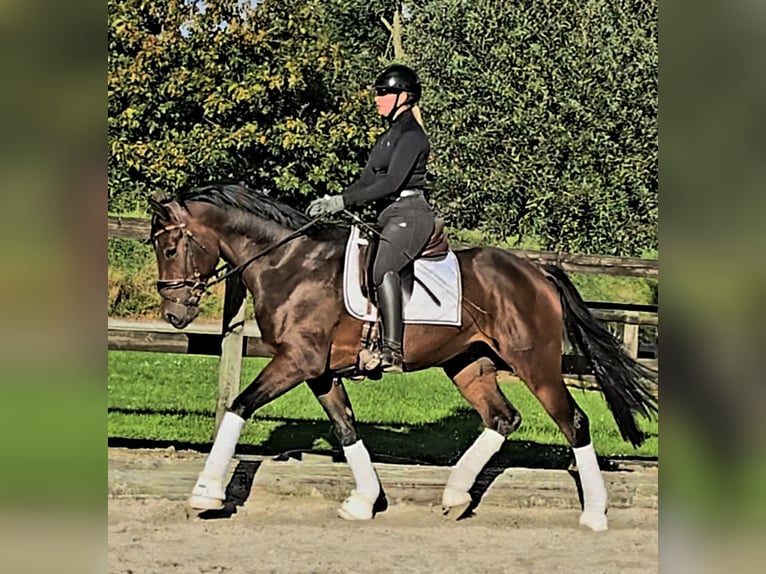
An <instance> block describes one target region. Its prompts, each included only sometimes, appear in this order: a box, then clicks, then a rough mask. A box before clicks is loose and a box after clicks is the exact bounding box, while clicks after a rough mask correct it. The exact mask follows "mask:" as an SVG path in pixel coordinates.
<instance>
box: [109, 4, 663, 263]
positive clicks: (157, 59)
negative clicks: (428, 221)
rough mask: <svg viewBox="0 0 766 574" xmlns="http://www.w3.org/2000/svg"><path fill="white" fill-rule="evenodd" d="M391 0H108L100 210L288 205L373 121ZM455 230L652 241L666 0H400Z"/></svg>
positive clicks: (319, 185) (611, 244) (581, 241)
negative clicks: (242, 187)
mask: <svg viewBox="0 0 766 574" xmlns="http://www.w3.org/2000/svg"><path fill="white" fill-rule="evenodd" d="M396 8H397V5H396V3H391V2H386V1H384V0H373V1H371V2H368V1H362V0H325V1H323V0H262V1H260V2H256V3H253V2H249V1H246V2H242V1H241V0H240V1H238V0H209V1H206V2H194V0H155V1H149V0H120V1H117V0H109V10H110V19H109V31H108V39H109V68H108V69H109V74H108V93H109V138H110V150H109V162H110V170H109V193H110V197H109V207H110V209H111V210H113V211H118V212H126V211H131V212H135V211H143V210H144V209H145V206H146V198H147V197H148V196H150V195H153V194H155V193H157V192H165V193H167V192H171V191H174V190H176V189H180V188H184V187H188V186H190V185H194V184H196V183H199V182H201V181H205V180H210V179H223V178H234V179H238V180H245V181H247V182H248V183H250V184H252V185H255V186H259V187H263V188H265V189H269V190H271V191H272V192H273V193H275V194H276V195H278V196H279V197H280V198H282V199H285V200H287V201H291V202H293V203H294V204H297V205H305V204H306V203H307V201H308V199H310V198H313V197H315V196H317V195H321V194H323V193H326V192H330V193H336V192H339V191H340V190H341V189H343V187H344V186H345V185H347V184H349V183H350V182H351V181H352V180H353V179H354V177H355V176H356V175H357V174H358V172H359V169H360V166H361V165H362V164H363V163H364V161H365V159H366V157H367V155H368V153H369V149H370V146H371V144H372V142H373V141H374V138H375V136H376V135H377V134H378V133H379V132H380V130H381V129H382V125H381V123H380V120H379V118H378V117H377V116H376V114H375V113H374V108H373V106H372V101H371V98H370V96H369V94H367V93H366V92H365V90H364V86H365V85H366V84H368V83H369V82H370V81H371V80H372V79H373V78H374V76H375V74H376V73H377V71H379V69H380V68H381V66H382V65H384V64H386V63H388V62H387V61H385V58H386V57H387V56H391V54H390V53H389V52H388V51H387V50H389V49H390V44H389V37H388V31H387V30H386V29H385V27H384V25H383V24H382V22H381V16H382V17H385V18H386V19H387V20H388V21H389V22H390V21H392V13H391V11H392V10H395V9H396ZM404 12H405V14H406V15H407V16H408V17H407V18H405V26H404V32H405V38H404V46H405V48H406V57H407V58H408V60H407V63H410V64H412V65H414V66H415V67H416V69H417V70H418V72H419V73H420V74H421V76H422V78H423V80H424V83H425V91H424V97H423V101H422V107H423V111H424V118H425V121H426V128H427V130H428V133H429V135H430V137H431V140H432V144H433V157H432V162H431V170H432V171H433V172H434V174H435V175H436V178H435V183H434V189H433V192H432V194H431V199H432V202H433V203H434V204H435V205H436V206H437V208H438V209H439V210H440V211H441V212H442V213H443V214H444V215H446V216H447V218H448V221H449V223H450V225H452V226H453V227H457V228H462V229H466V230H469V229H470V230H480V231H481V232H483V233H484V236H485V237H492V238H493V239H494V240H497V239H508V240H509V241H515V240H523V241H524V242H525V243H529V242H530V240H531V241H536V242H537V243H538V244H539V245H540V246H541V247H543V248H548V249H560V250H563V251H573V252H592V253H595V252H600V253H612V254H623V255H636V254H640V253H641V252H642V251H644V250H647V249H655V248H656V245H657V243H656V242H657V239H656V235H657V230H656V226H657V210H658V203H657V185H658V181H657V126H656V116H657V2H656V0H650V1H649V2H639V1H638V0H586V1H585V2H568V1H567V0H522V1H521V2H513V3H511V2H502V1H500V0H470V1H468V0H408V1H407V2H406V10H404Z"/></svg>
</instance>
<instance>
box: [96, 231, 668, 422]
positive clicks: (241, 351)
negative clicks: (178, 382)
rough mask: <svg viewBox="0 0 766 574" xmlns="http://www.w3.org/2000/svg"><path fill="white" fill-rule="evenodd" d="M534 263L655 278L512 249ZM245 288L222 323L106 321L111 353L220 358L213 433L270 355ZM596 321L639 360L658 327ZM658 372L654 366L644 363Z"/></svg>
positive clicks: (610, 310) (629, 264) (570, 367)
mask: <svg viewBox="0 0 766 574" xmlns="http://www.w3.org/2000/svg"><path fill="white" fill-rule="evenodd" d="M108 225H109V227H108V237H109V238H129V239H146V238H147V237H148V236H149V222H148V221H147V220H146V219H138V218H118V217H109V223H108ZM510 251H512V252H513V253H515V254H516V255H519V256H521V257H525V258H527V259H530V260H532V261H534V262H537V263H543V262H544V263H556V264H557V265H559V266H560V267H562V268H563V269H565V270H567V271H576V272H581V273H595V274H604V275H624V276H633V277H657V274H658V264H657V263H658V262H657V261H656V260H645V259H632V258H619V257H605V256H583V255H572V254H566V253H550V252H544V251H530V250H510ZM246 295H247V292H246V289H245V288H244V286H243V285H242V283H241V282H240V281H239V280H236V279H232V278H229V279H227V281H226V291H225V295H224V309H223V320H222V323H221V324H218V323H207V324H206V323H202V322H195V323H192V324H191V325H189V326H188V327H186V328H185V329H180V330H179V329H176V328H174V327H172V326H170V325H169V324H167V323H164V322H162V321H129V320H123V319H116V318H109V319H108V346H109V349H110V350H124V351H153V352H163V353H189V354H204V355H217V356H220V357H221V360H220V363H219V370H218V399H217V405H216V426H215V428H216V431H217V429H218V425H219V423H220V420H221V418H222V417H223V414H224V412H225V410H226V407H227V406H228V405H229V404H231V402H232V401H233V400H234V398H235V397H236V396H237V394H238V393H239V390H240V376H241V368H242V359H243V357H268V356H270V354H269V351H268V350H267V349H266V347H265V346H264V345H263V342H262V341H261V333H260V329H259V328H258V325H257V323H256V322H255V321H254V320H252V319H251V320H246V319H245V302H246ZM588 305H589V307H590V308H591V310H592V312H593V314H594V316H596V317H597V318H599V319H601V320H603V321H605V322H609V323H617V324H620V325H622V333H621V336H622V341H623V345H624V346H625V349H626V350H627V352H628V354H630V355H631V356H632V357H634V358H638V352H639V327H640V326H642V325H650V326H657V325H658V316H657V312H658V308H657V306H656V305H633V304H622V303H604V302H589V303H588ZM581 359H582V358H580V357H575V356H565V358H564V362H563V368H564V372H566V373H570V374H577V373H583V372H585V373H587V367H586V365H585V364H584V363H583V361H582V360H581ZM645 362H647V363H649V365H650V366H652V367H654V368H656V366H657V361H656V360H654V359H650V360H648V361H645Z"/></svg>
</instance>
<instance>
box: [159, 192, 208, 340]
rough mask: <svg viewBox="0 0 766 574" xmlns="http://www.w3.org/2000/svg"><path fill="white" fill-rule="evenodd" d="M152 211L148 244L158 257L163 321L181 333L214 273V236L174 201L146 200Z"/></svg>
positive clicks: (197, 310) (197, 307)
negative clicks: (150, 242) (149, 241)
mask: <svg viewBox="0 0 766 574" xmlns="http://www.w3.org/2000/svg"><path fill="white" fill-rule="evenodd" d="M149 201H150V203H151V206H152V209H153V211H154V216H153V217H152V231H151V240H152V245H153V247H154V253H155V255H156V256H157V267H158V271H159V280H158V281H157V290H158V291H159V293H160V295H161V296H162V299H163V301H162V317H163V319H165V320H166V321H167V322H168V323H170V324H171V325H173V326H174V327H176V328H178V329H183V328H184V327H186V326H187V325H188V324H189V323H191V322H192V321H193V320H194V318H195V317H196V316H197V314H198V313H199V301H200V298H201V297H202V295H203V294H204V293H205V289H206V285H207V281H208V279H210V277H211V276H212V275H213V274H214V273H215V267H216V264H217V263H218V258H219V256H220V251H219V247H218V240H217V236H216V234H215V233H214V232H213V231H212V230H210V229H209V228H207V227H205V226H203V225H202V224H201V223H200V222H199V221H196V220H195V218H194V217H193V216H192V214H191V213H190V212H189V211H188V209H186V208H185V207H182V206H181V205H180V204H179V203H177V202H175V201H163V202H158V201H155V200H153V199H150V200H149Z"/></svg>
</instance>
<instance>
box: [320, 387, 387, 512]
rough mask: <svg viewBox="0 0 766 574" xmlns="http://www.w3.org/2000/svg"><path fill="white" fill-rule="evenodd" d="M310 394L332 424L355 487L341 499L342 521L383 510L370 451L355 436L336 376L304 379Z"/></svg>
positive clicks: (352, 421)
mask: <svg viewBox="0 0 766 574" xmlns="http://www.w3.org/2000/svg"><path fill="white" fill-rule="evenodd" d="M307 383H308V385H309V387H310V388H311V391H312V392H313V393H314V396H315V397H316V398H317V400H318V401H319V404H321V405H322V408H323V409H324V411H325V413H327V416H328V417H329V418H330V420H331V421H332V424H333V432H334V433H335V436H336V437H337V438H338V441H340V445H341V447H343V454H345V455H346V461H347V462H348V465H349V467H350V468H351V473H352V474H353V476H354V482H355V483H356V488H355V489H354V490H353V492H352V493H351V496H349V497H348V498H346V500H344V501H343V504H342V506H341V507H340V508H339V509H338V515H339V516H340V517H341V518H345V519H346V520H369V519H370V518H372V517H373V515H374V514H375V513H376V512H382V511H383V510H385V509H386V506H387V503H386V500H385V496H383V495H382V492H381V488H380V481H379V479H378V475H377V473H376V472H375V467H373V466H372V460H371V459H370V453H369V452H368V451H367V447H365V446H364V443H363V442H362V440H361V439H360V438H359V434H358V432H357V430H356V422H355V420H354V412H353V410H352V409H351V401H349V399H348V395H347V394H346V389H345V388H344V386H343V383H342V382H341V380H340V379H338V378H334V377H332V376H331V375H324V376H322V377H320V378H318V379H313V380H310V381H307Z"/></svg>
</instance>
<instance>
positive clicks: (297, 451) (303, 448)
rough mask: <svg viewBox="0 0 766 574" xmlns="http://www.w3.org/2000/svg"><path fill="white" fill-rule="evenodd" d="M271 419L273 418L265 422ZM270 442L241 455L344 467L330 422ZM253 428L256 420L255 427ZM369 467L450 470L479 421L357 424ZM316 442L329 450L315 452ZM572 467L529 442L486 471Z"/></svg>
mask: <svg viewBox="0 0 766 574" xmlns="http://www.w3.org/2000/svg"><path fill="white" fill-rule="evenodd" d="M270 420H274V419H270ZM280 420H281V421H282V423H283V424H282V425H280V426H279V427H278V428H276V429H274V430H273V431H272V432H271V434H270V435H269V438H268V439H266V440H265V441H264V442H263V443H261V444H259V445H247V444H239V445H238V446H237V453H238V454H241V455H257V456H272V457H276V458H277V459H282V460H286V459H288V458H300V455H301V454H302V453H322V454H326V455H330V456H332V459H333V460H334V461H336V462H344V461H345V458H344V456H343V453H342V450H341V449H340V448H339V446H338V441H337V439H336V438H335V436H334V435H333V432H332V425H331V423H330V422H329V421H305V420H284V419H280ZM255 424H257V421H256V422H255ZM357 427H358V429H359V434H360V436H361V437H362V439H363V440H364V443H365V445H366V446H367V448H368V450H369V451H370V454H371V456H372V459H373V462H381V463H391V464H421V465H435V466H451V465H453V464H455V463H456V462H457V460H458V459H459V458H460V456H461V455H462V454H463V453H464V452H465V451H466V449H467V448H468V447H469V446H470V445H471V444H472V443H473V441H474V440H475V439H476V438H477V437H478V436H479V433H480V432H481V419H480V418H479V416H478V415H477V414H476V413H475V412H473V411H472V410H469V409H465V410H459V411H457V412H456V413H454V414H452V415H450V416H448V417H446V418H444V419H441V420H439V421H438V422H435V423H429V424H421V425H377V424H371V423H358V424H357ZM317 443H319V444H322V445H332V448H331V449H330V448H319V449H317V448H315V446H316V445H317ZM211 445H212V443H211V442H206V443H188V442H186V443H185V442H178V441H173V440H142V439H128V438H120V437H110V438H109V446H111V447H127V448H167V447H169V446H173V447H175V448H176V449H186V450H196V451H199V452H209V451H210V447H211ZM572 462H573V457H572V451H571V449H570V448H569V447H568V446H564V445H553V444H542V443H538V442H533V441H523V440H513V435H511V438H510V440H508V441H506V443H505V445H504V446H503V448H502V449H501V451H500V452H499V453H498V454H497V455H495V457H493V459H492V460H491V461H490V463H489V465H488V466H491V467H494V468H499V469H501V470H500V472H502V470H503V469H505V468H512V467H516V468H518V467H523V468H535V469H560V470H566V469H568V468H569V467H570V466H571V464H572ZM599 463H600V466H601V468H602V470H615V469H616V468H617V459H612V458H606V457H600V458H599Z"/></svg>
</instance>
